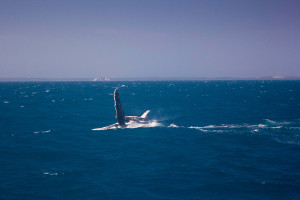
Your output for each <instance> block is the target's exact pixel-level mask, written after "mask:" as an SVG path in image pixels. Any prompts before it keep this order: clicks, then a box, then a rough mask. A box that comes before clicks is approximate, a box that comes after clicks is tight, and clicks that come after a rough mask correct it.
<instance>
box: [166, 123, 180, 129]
mask: <svg viewBox="0 0 300 200" xmlns="http://www.w3.org/2000/svg"><path fill="white" fill-rule="evenodd" d="M168 128H179V126H177V125H176V124H173V123H172V124H170V125H169V126H168Z"/></svg>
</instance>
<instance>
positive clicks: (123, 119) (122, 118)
mask: <svg viewBox="0 0 300 200" xmlns="http://www.w3.org/2000/svg"><path fill="white" fill-rule="evenodd" d="M118 90H119V88H116V89H115V91H114V106H115V110H116V119H117V123H114V124H112V125H109V126H105V127H102V128H95V129H92V130H107V129H115V128H126V127H127V124H126V123H128V122H138V123H149V122H151V120H148V119H147V118H146V117H147V115H148V114H149V112H150V110H147V111H146V112H144V113H143V114H142V115H141V116H126V115H125V112H124V109H123V106H122V103H121V99H120V96H119V92H118Z"/></svg>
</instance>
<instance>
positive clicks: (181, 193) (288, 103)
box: [0, 81, 300, 199]
mask: <svg viewBox="0 0 300 200" xmlns="http://www.w3.org/2000/svg"><path fill="white" fill-rule="evenodd" d="M122 85H123V86H122ZM115 87H120V89H119V93H120V97H121V101H122V103H123V107H124V110H125V114H126V115H138V116H139V115H141V114H143V112H145V111H146V110H147V109H150V110H151V112H150V113H149V115H148V118H149V119H152V120H157V122H158V123H159V124H160V125H157V126H154V127H151V128H150V127H149V128H132V129H116V130H106V131H92V129H93V128H97V127H103V126H107V125H110V124H113V123H115V122H116V119H115V111H114V107H113V105H114V102H113V96H112V94H113V91H114V89H115ZM0 113H1V114H0V133H1V134H0V148H1V151H0V164H1V165H0V173H1V174H0V198H1V199H298V198H299V197H300V193H299V191H300V181H299V180H300V171H299V167H300V159H299V158H300V82H299V81H196V82H170V81H166V82H53V83H52V82H48V83H47V82H44V83H40V82H37V83H0ZM170 125H171V126H170Z"/></svg>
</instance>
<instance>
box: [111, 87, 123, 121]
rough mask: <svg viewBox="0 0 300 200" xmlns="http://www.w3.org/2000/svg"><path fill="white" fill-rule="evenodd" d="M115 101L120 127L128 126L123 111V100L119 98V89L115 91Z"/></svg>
mask: <svg viewBox="0 0 300 200" xmlns="http://www.w3.org/2000/svg"><path fill="white" fill-rule="evenodd" d="M114 100H115V109H116V118H117V120H118V123H119V125H120V126H126V125H125V114H124V110H123V107H122V104H121V100H120V97H119V92H118V88H116V89H115V92H114Z"/></svg>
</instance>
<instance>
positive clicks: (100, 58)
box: [0, 0, 300, 78]
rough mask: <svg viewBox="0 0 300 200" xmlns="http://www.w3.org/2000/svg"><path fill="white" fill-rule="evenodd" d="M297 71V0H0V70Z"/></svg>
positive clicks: (1, 73)
mask: <svg viewBox="0 0 300 200" xmlns="http://www.w3.org/2000/svg"><path fill="white" fill-rule="evenodd" d="M264 76H300V1H298V0H295V1H293V0H195V1H194V0H180V1H179V0H148V1H146V0H136V1H132V0H120V1H117V0H109V1H105V0H94V1H93V0H82V1H77V0H72V1H68V0H59V1H56V0H48V1H47V0H23V1H22V0H13V1H11V0H0V78H25V77H26V78H87V77H119V78H121V77H166V78H172V77H186V78H189V77H239V78H247V77H264Z"/></svg>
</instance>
